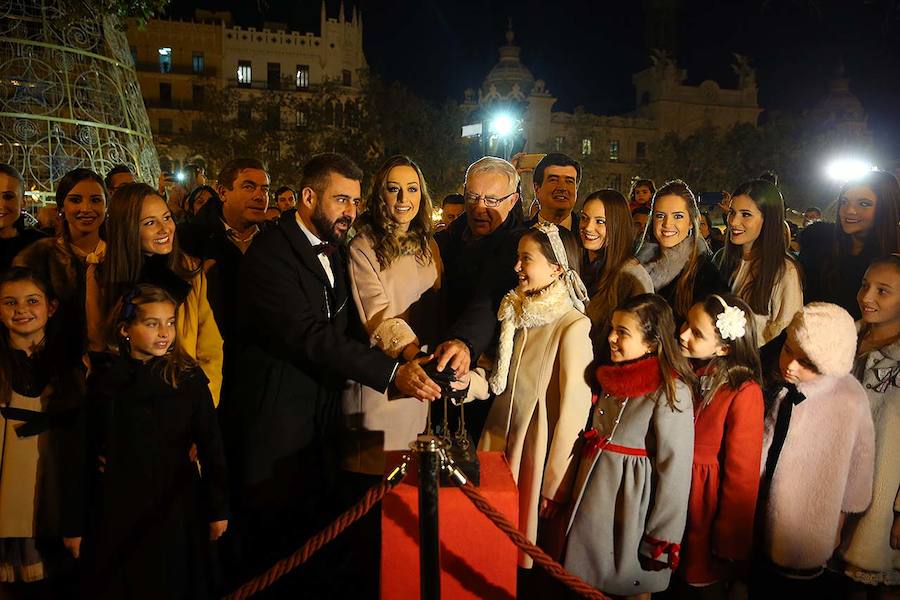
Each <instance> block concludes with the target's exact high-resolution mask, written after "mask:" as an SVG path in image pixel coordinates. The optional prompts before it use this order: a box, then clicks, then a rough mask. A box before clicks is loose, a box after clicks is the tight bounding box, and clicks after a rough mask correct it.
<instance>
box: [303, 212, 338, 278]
mask: <svg viewBox="0 0 900 600" xmlns="http://www.w3.org/2000/svg"><path fill="white" fill-rule="evenodd" d="M295 217H296V219H297V225H299V226H300V231H302V232H303V234H304V235H305V236H306V239H308V240H309V243H310V244H312V247H313V252H315V250H316V246H318V245H319V244H323V243H324V242H323V241H322V240H320V239H319V238H318V237H316V234H314V233H313V232H312V231H310V230H309V229H308V228H307V227H306V225H304V224H303V221H302V220H300V213H299V212H297V213H296V215H295ZM316 256H317V257H318V258H319V262H320V263H322V268H323V269H325V275H327V276H328V281H329V283H331V287H332V288H333V287H334V271H332V270H331V261H330V260H328V255H327V254H325V253H324V252H323V253H317V254H316Z"/></svg>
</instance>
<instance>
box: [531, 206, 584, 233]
mask: <svg viewBox="0 0 900 600" xmlns="http://www.w3.org/2000/svg"><path fill="white" fill-rule="evenodd" d="M540 218H541V213H537V214H536V215H534V216H533V217H531V218H530V219H528V220H527V221H525V227H527V228H529V229H530V228H532V227H534V226H535V225H536V224H537V222H538V220H539V219H540ZM579 219H580V217H579V214H578V211H575V210H573V211H572V230H571V231H572V233H574V234H575V235H576V236H577V235H578V222H579Z"/></svg>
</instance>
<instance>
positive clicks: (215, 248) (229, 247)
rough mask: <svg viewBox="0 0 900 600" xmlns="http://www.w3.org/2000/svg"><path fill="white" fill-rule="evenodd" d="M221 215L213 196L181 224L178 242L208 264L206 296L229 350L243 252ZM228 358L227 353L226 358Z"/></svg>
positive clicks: (263, 224) (235, 312)
mask: <svg viewBox="0 0 900 600" xmlns="http://www.w3.org/2000/svg"><path fill="white" fill-rule="evenodd" d="M222 219H223V217H222V202H221V200H210V201H209V202H207V203H206V204H205V205H203V207H202V208H201V209H200V212H199V213H197V215H196V216H195V217H194V219H193V220H191V221H187V222H185V223H182V224H180V225H178V243H179V244H180V245H181V247H182V249H183V250H184V251H185V252H187V253H188V254H190V255H191V256H194V257H197V258H199V259H200V260H201V261H203V262H204V266H205V267H207V272H206V286H207V287H206V297H207V299H208V300H209V306H210V308H212V311H213V316H214V317H215V319H216V324H217V325H218V326H219V332H220V333H221V334H222V340H224V342H225V349H226V354H227V351H228V349H229V348H228V346H229V343H230V342H232V341H233V338H234V335H235V333H236V332H235V329H236V327H235V325H236V323H237V297H238V294H237V286H238V269H239V268H240V264H241V261H242V260H243V257H244V255H243V254H241V251H240V249H239V248H238V247H237V246H235V245H234V243H233V242H232V241H231V240H230V239H229V238H228V234H227V233H226V232H225V223H224V222H223V220H222ZM265 226H266V225H265V223H262V224H260V228H261V229H262V228H265ZM257 235H259V234H257ZM254 241H255V238H254ZM210 261H211V263H210ZM210 264H211V266H210ZM228 358H229V357H228V356H226V361H227V360H228ZM226 368H227V364H226Z"/></svg>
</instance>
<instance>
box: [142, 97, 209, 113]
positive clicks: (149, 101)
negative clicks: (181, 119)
mask: <svg viewBox="0 0 900 600" xmlns="http://www.w3.org/2000/svg"><path fill="white" fill-rule="evenodd" d="M144 106H146V107H147V108H171V109H173V110H203V103H202V102H194V101H193V100H160V99H158V98H144Z"/></svg>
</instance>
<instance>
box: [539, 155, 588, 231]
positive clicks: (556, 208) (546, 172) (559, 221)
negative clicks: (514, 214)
mask: <svg viewBox="0 0 900 600" xmlns="http://www.w3.org/2000/svg"><path fill="white" fill-rule="evenodd" d="M579 183H581V165H580V164H579V163H578V161H577V160H575V159H573V158H569V157H568V156H566V155H565V154H561V153H559V152H551V153H550V154H547V155H546V156H544V158H542V159H541V160H540V162H538V164H537V165H536V166H535V167H534V196H535V198H537V200H538V202H539V203H540V205H541V210H540V212H539V213H538V214H537V215H535V216H534V217H532V218H531V219H529V221H528V226H529V227H531V226H533V225H534V224H535V223H537V222H538V221H539V220H540V221H546V222H548V223H553V224H554V225H559V226H560V227H565V228H566V229H568V230H569V231H571V232H572V233H574V234H576V235H577V234H578V213H576V212H574V210H573V209H574V208H575V202H576V201H577V200H578V184H579Z"/></svg>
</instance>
